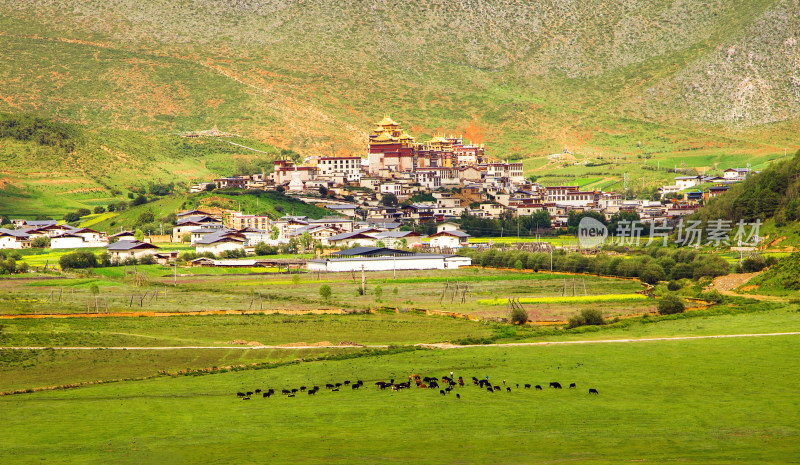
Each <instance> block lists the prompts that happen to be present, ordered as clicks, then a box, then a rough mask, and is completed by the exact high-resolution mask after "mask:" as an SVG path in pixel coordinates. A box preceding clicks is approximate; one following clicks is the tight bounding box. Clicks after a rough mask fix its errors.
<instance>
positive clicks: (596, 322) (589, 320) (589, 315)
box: [567, 308, 606, 328]
mask: <svg viewBox="0 0 800 465" xmlns="http://www.w3.org/2000/svg"><path fill="white" fill-rule="evenodd" d="M604 324H606V321H605V320H604V319H603V312H601V311H600V310H597V309H589V308H587V309H584V310H581V312H580V313H578V314H576V315H572V316H571V317H569V323H568V324H567V328H577V327H578V326H601V325H604Z"/></svg>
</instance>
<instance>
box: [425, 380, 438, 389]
mask: <svg viewBox="0 0 800 465" xmlns="http://www.w3.org/2000/svg"><path fill="white" fill-rule="evenodd" d="M428 387H429V388H438V387H439V383H437V382H436V380H435V379H433V380H431V382H430V383H428Z"/></svg>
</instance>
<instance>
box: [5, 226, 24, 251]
mask: <svg viewBox="0 0 800 465" xmlns="http://www.w3.org/2000/svg"><path fill="white" fill-rule="evenodd" d="M30 247H31V236H30V235H29V234H28V233H25V232H23V231H17V230H15V229H6V228H0V249H29V248H30Z"/></svg>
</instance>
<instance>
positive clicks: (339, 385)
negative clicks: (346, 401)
mask: <svg viewBox="0 0 800 465" xmlns="http://www.w3.org/2000/svg"><path fill="white" fill-rule="evenodd" d="M334 386H336V387H337V388H340V387H342V383H336V384H334Z"/></svg>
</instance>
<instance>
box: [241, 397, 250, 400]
mask: <svg viewBox="0 0 800 465" xmlns="http://www.w3.org/2000/svg"><path fill="white" fill-rule="evenodd" d="M242 400H250V398H249V397H242Z"/></svg>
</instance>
